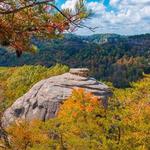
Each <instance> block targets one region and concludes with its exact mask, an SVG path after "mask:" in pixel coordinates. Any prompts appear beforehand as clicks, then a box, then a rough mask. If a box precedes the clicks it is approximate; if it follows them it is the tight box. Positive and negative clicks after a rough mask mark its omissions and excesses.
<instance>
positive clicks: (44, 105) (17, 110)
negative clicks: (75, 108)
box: [2, 69, 111, 126]
mask: <svg viewBox="0 0 150 150" xmlns="http://www.w3.org/2000/svg"><path fill="white" fill-rule="evenodd" d="M74 88H84V89H85V90H86V91H89V92H92V93H93V94H95V95H96V96H98V97H99V98H100V99H101V100H102V101H103V104H104V107H106V106H107V100H108V97H109V96H110V95H111V91H110V89H109V88H108V86H106V85H105V84H103V83H100V82H98V81H96V80H95V79H94V78H91V77H88V69H71V70H70V72H69V73H65V74H63V75H59V76H54V77H51V78H49V79H46V80H42V81H40V82H38V83H37V84H35V85H34V86H33V87H32V88H31V89H30V90H29V92H27V93H26V94H25V95H23V96H22V97H20V98H19V99H17V100H16V101H15V102H14V104H13V105H12V106H11V107H10V108H8V109H7V110H6V111H5V112H4V115H3V118H2V125H3V126H8V125H9V124H11V123H14V122H15V121H16V120H18V119H25V120H33V119H40V120H43V121H45V120H47V119H49V118H53V117H55V116H56V114H57V112H58V110H59V106H60V104H61V103H62V102H63V101H64V100H66V99H67V98H68V97H69V96H70V95H71V93H72V90H73V89H74Z"/></svg>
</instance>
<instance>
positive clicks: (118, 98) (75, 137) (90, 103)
mask: <svg viewBox="0 0 150 150" xmlns="http://www.w3.org/2000/svg"><path fill="white" fill-rule="evenodd" d="M66 71H68V67H66V66H62V65H56V66H55V67H52V68H50V69H48V68H45V67H42V66H23V67H13V68H0V91H1V93H3V94H1V97H0V106H1V109H0V110H1V111H2V110H4V109H5V108H7V107H8V106H9V105H10V104H12V103H13V102H14V101H15V100H16V98H18V97H20V96H21V95H23V94H24V93H25V92H26V91H27V90H28V89H30V87H31V86H32V85H33V84H35V83H36V82H37V81H39V80H41V79H43V78H47V77H50V76H54V75H57V74H61V73H64V72H66ZM112 90H113V94H114V95H113V97H111V98H110V99H109V103H108V104H109V105H108V108H107V110H106V109H104V107H103V106H102V104H101V103H100V102H99V100H98V99H97V97H95V96H94V95H92V94H91V93H87V92H85V91H84V89H76V90H74V91H73V93H72V95H71V96H70V97H69V98H68V99H67V100H66V101H65V102H64V103H63V104H62V105H61V107H60V111H59V113H58V115H57V117H56V118H53V119H50V120H47V121H45V122H42V121H39V120H33V121H31V122H27V121H26V122H24V121H21V120H20V121H19V120H18V122H16V124H14V125H12V126H10V127H8V128H6V129H5V130H6V131H5V132H6V133H7V134H8V135H9V136H10V137H11V145H10V146H11V147H8V148H7V147H6V149H8V150H9V149H12V150H16V149H18V150H24V149H28V150H45V149H47V150H53V149H54V150H55V149H58V150H61V149H66V150H70V149H78V150H85V149H87V150H91V149H92V150H97V149H98V150H110V149H111V150H116V149H119V150H127V149H128V150H137V149H139V150H149V149H150V134H149V131H150V126H149V120H150V107H149V99H150V75H144V78H143V79H142V80H140V81H138V82H134V83H132V85H131V88H127V89H117V88H114V87H112ZM2 91H3V92H2ZM1 145H6V146H8V145H7V144H6V143H5V141H4V140H2V139H1V140H0V146H1ZM4 149H5V148H4Z"/></svg>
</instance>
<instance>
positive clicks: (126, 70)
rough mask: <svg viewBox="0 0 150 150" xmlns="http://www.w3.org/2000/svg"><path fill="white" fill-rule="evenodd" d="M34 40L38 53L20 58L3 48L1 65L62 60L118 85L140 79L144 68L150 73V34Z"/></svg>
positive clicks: (121, 85) (125, 85) (61, 62)
mask: <svg viewBox="0 0 150 150" xmlns="http://www.w3.org/2000/svg"><path fill="white" fill-rule="evenodd" d="M33 42H34V43H35V44H36V45H37V46H38V47H39V51H38V52H37V53H36V54H34V55H33V54H27V53H26V54H23V56H22V57H21V58H20V59H18V58H17V57H16V56H15V53H13V52H10V51H7V50H6V49H4V48H0V66H22V65H24V64H27V65H43V66H47V67H50V66H52V65H55V64H56V63H60V64H65V65H68V66H70V67H79V68H80V67H87V68H89V69H90V74H91V75H92V76H94V77H95V78H96V79H99V80H105V81H110V82H113V84H114V85H115V86H117V87H129V86H130V84H129V82H132V81H136V80H138V79H140V78H141V77H142V76H143V72H144V73H150V63H149V62H150V34H142V35H134V36H123V35H117V34H95V35H91V36H78V35H73V34H65V35H64V38H62V39H55V40H47V41H39V40H36V39H33ZM118 76H119V77H118ZM120 76H121V77H120Z"/></svg>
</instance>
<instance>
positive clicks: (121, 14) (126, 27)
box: [57, 0, 150, 35]
mask: <svg viewBox="0 0 150 150" xmlns="http://www.w3.org/2000/svg"><path fill="white" fill-rule="evenodd" d="M77 1H78V0H57V5H59V7H61V8H73V6H74V5H75V3H76V2H77ZM86 5H87V8H88V9H91V10H92V11H93V13H94V16H93V17H92V18H91V19H89V20H87V21H86V22H85V24H86V25H87V24H88V26H90V27H98V28H97V29H96V30H95V34H96V33H117V34H124V35H134V34H142V33H150V0H87V1H86ZM76 33H77V34H81V35H87V34H93V32H91V31H90V30H88V29H86V28H84V29H78V30H77V31H76Z"/></svg>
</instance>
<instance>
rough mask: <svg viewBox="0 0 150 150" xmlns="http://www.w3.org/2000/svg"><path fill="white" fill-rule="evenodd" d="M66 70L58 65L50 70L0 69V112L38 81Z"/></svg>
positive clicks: (39, 67) (41, 68) (32, 68)
mask: <svg viewBox="0 0 150 150" xmlns="http://www.w3.org/2000/svg"><path fill="white" fill-rule="evenodd" d="M68 70H69V68H68V67H67V66H65V65H60V64H56V65H55V66H53V67H51V68H46V67H43V66H23V67H0V112H1V111H3V110H5V109H6V108H8V106H10V105H11V104H12V103H13V102H14V101H15V100H16V99H17V98H19V97H20V96H22V95H23V94H25V93H26V92H27V91H28V90H29V89H30V88H31V87H32V86H33V85H34V84H36V83H37V82H38V81H40V80H42V79H46V78H49V77H51V76H56V75H59V74H63V73H65V72H67V71H68Z"/></svg>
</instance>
